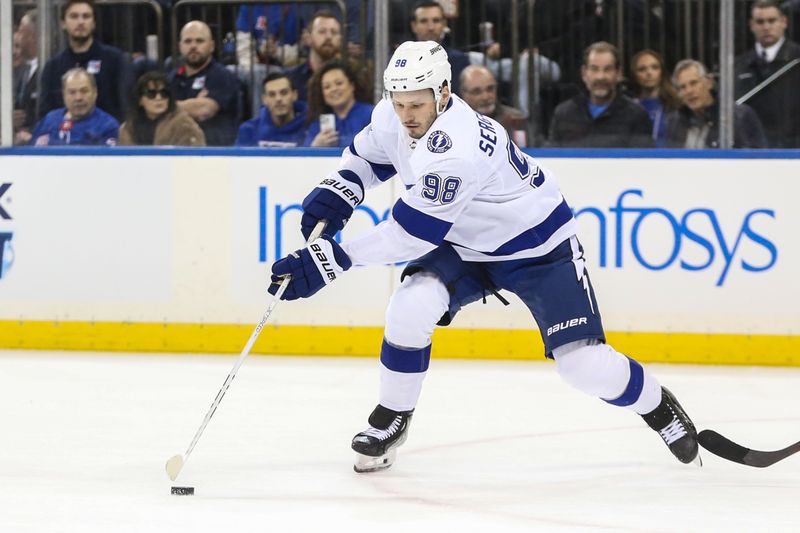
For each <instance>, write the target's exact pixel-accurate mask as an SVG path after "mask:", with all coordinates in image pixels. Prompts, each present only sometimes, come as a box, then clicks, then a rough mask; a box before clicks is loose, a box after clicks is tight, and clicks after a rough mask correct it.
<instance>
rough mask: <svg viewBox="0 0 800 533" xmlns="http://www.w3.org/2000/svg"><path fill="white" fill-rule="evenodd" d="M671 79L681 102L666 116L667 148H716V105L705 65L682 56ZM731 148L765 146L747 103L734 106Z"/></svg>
mask: <svg viewBox="0 0 800 533" xmlns="http://www.w3.org/2000/svg"><path fill="white" fill-rule="evenodd" d="M672 82H673V83H674V84H675V86H676V87H677V88H678V96H680V97H681V100H682V101H683V105H682V106H681V107H680V108H679V109H678V110H677V111H673V112H672V113H670V115H669V116H668V117H667V146H668V147H669V148H719V122H718V118H719V105H718V104H717V100H716V98H715V95H714V82H713V80H712V79H711V77H710V76H709V75H708V72H707V71H706V67H705V65H703V64H702V63H700V62H699V61H695V60H694V59H684V60H683V61H680V62H679V63H678V64H677V65H676V66H675V72H674V73H673V75H672ZM733 123H734V136H733V137H734V139H733V147H734V148H766V147H767V140H766V137H765V136H764V129H763V128H762V126H761V121H760V120H759V119H758V115H756V113H755V111H753V110H752V109H751V108H750V107H748V106H746V105H737V106H735V107H734V110H733Z"/></svg>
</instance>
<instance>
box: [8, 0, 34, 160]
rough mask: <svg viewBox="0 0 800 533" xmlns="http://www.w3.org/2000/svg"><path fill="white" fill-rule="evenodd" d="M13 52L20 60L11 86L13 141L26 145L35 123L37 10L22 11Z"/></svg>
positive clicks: (14, 39)
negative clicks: (12, 93) (12, 90)
mask: <svg viewBox="0 0 800 533" xmlns="http://www.w3.org/2000/svg"><path fill="white" fill-rule="evenodd" d="M13 42H14V51H15V55H18V61H19V63H18V64H17V65H16V66H15V68H14V72H13V75H12V78H13V82H12V83H13V89H14V144H16V145H21V144H28V141H30V138H31V130H32V129H33V126H34V125H35V124H36V100H37V90H36V86H37V84H38V80H39V72H38V70H39V69H38V67H39V58H38V53H39V52H38V50H39V47H38V43H37V41H36V10H35V9H32V10H30V11H28V12H27V13H25V14H24V15H23V16H22V18H21V19H20V21H19V27H18V28H17V31H16V32H15V33H14V38H13Z"/></svg>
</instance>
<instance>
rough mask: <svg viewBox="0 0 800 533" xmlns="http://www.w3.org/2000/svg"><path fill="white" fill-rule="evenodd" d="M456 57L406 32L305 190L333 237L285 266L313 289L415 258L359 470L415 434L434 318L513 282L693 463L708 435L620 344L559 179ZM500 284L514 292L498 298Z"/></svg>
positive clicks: (389, 322) (302, 293)
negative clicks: (354, 231)
mask: <svg viewBox="0 0 800 533" xmlns="http://www.w3.org/2000/svg"><path fill="white" fill-rule="evenodd" d="M450 75H451V73H450V64H449V63H448V61H447V55H446V53H445V51H444V49H443V48H442V47H441V46H440V45H439V44H437V43H435V42H432V41H425V42H410V41H409V42H406V43H403V44H402V45H401V46H400V47H399V48H397V50H396V51H395V53H394V55H393V56H392V58H391V60H390V62H389V65H388V67H387V68H386V71H385V73H384V84H385V90H386V93H385V94H386V96H385V98H384V100H383V101H381V102H380V103H379V104H378V105H377V106H376V108H375V110H374V112H373V114H372V122H371V124H370V125H368V126H367V127H366V128H364V130H362V131H361V132H360V133H359V134H358V135H356V137H355V140H354V141H353V143H352V144H351V145H350V146H349V147H348V148H346V149H345V150H344V152H343V154H342V159H341V164H340V168H339V170H338V171H336V172H332V173H331V174H329V175H328V176H327V177H326V178H325V179H324V180H323V181H322V183H321V184H320V185H319V186H318V187H316V188H315V189H314V190H313V191H312V192H311V193H310V194H309V195H308V196H307V197H306V198H305V200H304V202H303V209H304V214H303V217H302V222H301V225H302V228H301V229H302V232H303V234H304V235H305V236H306V237H308V235H309V234H310V233H311V230H312V228H313V227H314V226H315V224H316V223H317V222H318V221H320V220H326V221H327V223H328V224H327V227H326V230H325V232H324V234H323V236H322V237H321V238H319V239H316V240H314V241H312V242H310V243H308V245H307V246H306V247H305V248H303V249H300V250H298V251H296V252H295V253H293V254H291V255H289V256H287V257H285V258H283V259H281V260H279V261H277V262H276V263H275V264H274V265H273V266H272V273H273V276H272V281H273V284H272V285H271V286H270V289H269V290H270V292H271V293H272V294H275V293H276V292H277V288H278V284H279V283H280V282H281V280H282V279H283V277H284V276H287V275H288V276H291V279H290V281H289V283H288V286H287V289H286V292H285V293H284V295H283V299H285V300H293V299H297V298H307V297H310V296H311V295H313V294H315V293H316V292H317V291H318V290H320V289H321V288H322V287H324V286H325V285H327V284H329V283H331V282H332V281H334V280H336V279H337V278H338V277H339V276H340V275H341V274H342V273H343V272H344V271H346V270H348V269H349V268H350V267H351V266H352V265H368V264H388V263H395V262H399V261H404V260H410V262H409V263H408V265H407V266H406V268H405V270H404V271H403V274H402V279H401V283H400V286H399V287H398V288H397V290H396V291H395V293H394V294H393V296H392V298H391V301H390V303H389V307H388V309H387V312H386V326H385V331H384V339H383V345H382V347H381V355H380V363H381V364H380V393H379V403H378V406H377V407H376V408H375V409H374V410H373V411H372V414H370V416H369V427H368V428H367V429H366V430H365V431H362V432H361V433H358V434H357V435H356V436H355V437H354V438H353V441H352V448H353V450H355V451H356V453H357V460H356V464H355V467H354V468H355V470H356V471H357V472H373V471H376V470H382V469H385V468H388V467H389V466H391V464H392V462H393V461H394V459H395V456H396V449H397V447H398V446H400V445H401V444H402V443H403V442H404V441H405V440H406V438H407V436H408V429H409V423H410V422H411V417H412V414H413V413H414V408H415V407H416V404H417V399H418V397H419V394H420V391H421V388H422V381H423V379H424V377H425V373H426V371H427V369H428V362H429V359H430V353H431V335H432V334H433V330H434V327H435V326H436V325H437V324H438V325H447V324H449V323H450V321H451V320H452V319H453V317H454V315H455V314H456V313H457V312H458V311H459V309H461V307H463V306H465V305H467V304H469V303H472V302H475V301H477V300H479V299H481V298H483V297H484V296H485V295H486V294H487V293H488V294H492V293H494V294H497V293H498V291H499V290H500V289H504V290H508V291H511V292H513V293H515V294H516V295H517V296H519V297H520V299H521V300H522V301H523V302H524V303H525V305H526V306H527V307H528V308H529V309H530V311H531V313H532V314H533V316H534V318H535V320H536V322H537V324H538V326H539V330H540V332H541V335H542V338H543V340H544V345H545V352H546V356H547V357H550V358H553V359H555V362H556V368H557V370H558V373H559V374H560V375H561V377H562V378H563V379H564V380H565V381H566V382H567V383H569V384H570V385H572V386H574V387H576V388H578V389H579V390H582V391H583V392H585V393H588V394H590V395H592V396H595V397H598V398H600V399H602V400H604V401H606V402H608V403H610V404H612V405H617V406H621V407H626V408H627V409H630V410H631V411H633V412H635V413H637V414H639V415H641V416H642V417H643V418H644V420H645V422H646V423H647V424H648V425H649V426H650V427H651V428H653V429H654V430H655V431H657V432H658V433H659V434H660V436H661V438H662V439H663V440H664V442H665V443H666V444H667V446H668V447H669V449H670V451H672V453H673V454H674V455H675V456H676V457H677V458H678V459H679V460H680V461H681V462H684V463H690V462H693V461H695V459H699V458H698V445H697V433H696V430H695V428H694V425H693V424H692V421H691V420H690V419H689V417H688V416H687V415H686V413H685V412H684V411H683V409H682V408H681V406H680V404H679V403H678V402H677V400H676V399H675V397H674V396H673V395H672V394H671V393H670V392H669V391H668V390H667V389H666V388H663V387H662V386H661V385H660V384H659V382H658V380H657V379H656V378H655V377H654V376H653V375H652V374H650V373H649V372H648V371H647V369H646V368H644V367H642V365H640V364H639V363H637V362H636V361H635V360H633V359H631V358H629V357H626V356H625V355H623V354H621V353H619V352H617V351H616V350H614V348H612V347H611V346H610V345H608V344H606V343H605V333H604V331H603V326H602V323H601V320H600V313H599V310H598V307H597V302H596V300H595V296H594V291H593V289H592V285H591V283H590V281H589V276H588V273H587V271H586V267H585V263H584V259H583V250H582V248H581V245H580V244H579V242H578V239H577V237H576V236H575V231H576V223H575V220H574V218H573V215H572V211H571V209H570V207H569V206H568V205H567V203H566V201H565V200H564V198H563V196H562V195H561V192H560V191H559V188H558V185H557V183H556V180H555V177H554V175H553V174H552V172H550V171H549V170H547V169H546V168H544V167H542V166H541V165H540V164H539V163H538V162H537V161H536V160H535V159H533V158H531V157H528V156H527V155H526V154H524V153H523V152H521V151H520V150H519V149H518V148H517V147H516V146H515V145H514V143H513V142H511V141H510V140H509V138H508V135H507V134H506V131H505V129H504V128H503V127H502V126H501V125H500V124H498V123H497V122H495V121H494V120H492V119H490V118H487V117H485V116H483V115H481V114H479V113H476V112H475V111H473V110H472V109H470V108H469V106H468V105H467V104H466V103H465V102H464V101H463V100H461V99H460V98H458V97H457V96H456V95H453V94H451V93H450V89H449V87H450ZM394 175H397V176H398V177H399V179H401V180H402V181H403V184H404V185H405V187H406V192H405V194H404V195H403V196H402V198H400V199H399V200H398V201H397V202H396V203H395V204H394V206H393V208H392V214H391V217H389V219H388V220H387V221H385V222H383V223H381V224H379V225H378V226H376V227H375V228H374V229H373V230H371V231H369V232H368V233H366V234H364V235H363V236H361V237H358V238H355V239H352V240H349V241H347V242H345V243H343V244H341V245H339V244H337V243H336V241H334V240H333V238H332V237H333V235H335V234H336V232H338V231H339V230H340V229H342V227H343V226H344V224H345V223H346V222H347V220H348V219H349V218H350V216H351V215H352V213H353V208H354V207H355V206H357V205H358V204H360V203H361V202H362V201H363V199H364V191H365V189H368V188H370V187H374V186H377V185H380V184H381V183H382V182H384V181H386V180H388V179H389V178H391V177H392V176H394ZM498 296H499V295H498Z"/></svg>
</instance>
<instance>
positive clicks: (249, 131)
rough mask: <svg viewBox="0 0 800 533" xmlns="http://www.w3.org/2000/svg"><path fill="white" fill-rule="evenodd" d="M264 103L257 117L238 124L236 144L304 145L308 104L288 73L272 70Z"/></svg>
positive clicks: (285, 146) (267, 82)
mask: <svg viewBox="0 0 800 533" xmlns="http://www.w3.org/2000/svg"><path fill="white" fill-rule="evenodd" d="M261 102H262V103H263V104H264V105H263V107H262V108H261V109H260V110H259V112H258V116H257V117H255V118H253V119H250V120H248V121H247V122H245V123H244V124H242V125H241V126H239V137H238V138H237V139H236V146H263V147H273V148H274V147H280V148H289V147H293V146H302V145H303V141H304V139H305V136H306V125H305V122H306V104H305V102H303V101H301V100H298V99H297V89H295V88H294V87H293V86H292V80H290V79H289V77H288V76H286V74H280V73H273V74H270V75H269V76H267V78H266V79H265V80H264V95H263V96H262V97H261Z"/></svg>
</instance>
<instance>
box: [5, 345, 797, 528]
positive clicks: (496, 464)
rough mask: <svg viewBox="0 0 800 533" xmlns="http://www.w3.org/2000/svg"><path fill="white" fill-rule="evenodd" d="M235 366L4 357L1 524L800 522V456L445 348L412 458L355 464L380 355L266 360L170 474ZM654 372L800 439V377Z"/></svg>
mask: <svg viewBox="0 0 800 533" xmlns="http://www.w3.org/2000/svg"><path fill="white" fill-rule="evenodd" d="M235 361H236V356H235V355H233V356H205V355H152V354H151V355H120V354H101V353H98V354H85V353H75V352H35V351H25V352H23V351H0V399H1V400H2V401H1V402H0V408H2V432H0V532H3V533H6V532H8V533H26V532H80V533H95V532H98V533H99V532H102V533H111V532H150V533H159V532H197V533H200V532H213V533H221V532H250V531H253V532H255V531H259V532H264V531H269V532H273V531H274V532H293V531H304V532H305V531H308V532H317V531H352V532H364V533H370V532H373V531H374V532H375V533H378V532H380V533H385V532H404V533H408V532H411V533H422V532H427V531H447V532H450V533H455V532H458V533H461V532H478V531H480V532H517V531H526V532H529V531H602V530H619V531H637V532H639V531H642V532H649V531H653V532H656V531H658V532H662V531H663V532H674V531H770V532H777V531H798V530H800V507H799V506H798V503H800V456H798V457H792V458H790V459H787V460H786V461H784V462H782V463H779V464H777V465H775V466H772V467H770V468H767V469H763V470H761V469H754V468H748V467H744V466H740V465H737V464H733V463H727V462H725V461H724V460H722V459H719V458H717V457H715V456H712V455H710V454H708V453H704V456H703V457H704V460H705V466H704V467H703V468H702V469H700V468H697V467H694V466H684V465H681V464H680V463H678V462H677V461H676V460H675V459H674V458H673V457H672V456H671V455H670V454H669V452H668V451H667V449H666V447H665V446H664V445H663V444H662V443H661V441H660V439H659V437H658V436H657V435H656V434H655V433H654V432H652V431H651V430H650V429H648V428H647V427H646V426H645V425H644V423H643V422H642V421H641V419H640V418H639V417H637V416H635V415H634V414H633V413H631V412H629V411H626V410H624V409H620V408H615V407H611V406H609V405H606V404H604V403H603V402H600V401H598V400H595V399H592V398H589V397H586V396H584V395H582V394H581V393H579V392H576V391H574V390H572V389H570V388H569V387H568V386H567V385H565V384H564V383H562V382H561V381H560V379H559V377H558V375H557V373H556V371H555V368H554V365H553V364H552V363H548V362H476V361H442V360H436V359H434V360H433V362H432V364H431V368H430V371H429V373H428V374H429V375H428V378H427V380H426V384H425V387H424V390H423V393H422V398H421V400H420V403H419V405H418V408H417V411H416V414H415V416H414V421H413V423H412V426H411V433H410V437H409V440H408V442H407V443H406V444H405V445H404V446H403V447H402V448H401V449H400V453H399V456H398V461H397V463H396V464H395V465H394V466H393V467H392V468H391V469H390V470H388V471H385V472H381V473H378V474H368V475H358V474H356V473H354V472H353V470H352V461H353V459H354V455H353V453H352V452H351V451H350V448H349V442H350V439H351V437H352V436H353V435H354V434H355V433H356V432H358V431H360V430H362V429H364V427H366V426H365V423H366V418H367V415H368V414H369V413H370V411H371V410H372V408H373V407H374V404H375V401H376V400H375V399H376V396H377V378H378V373H377V367H376V364H377V363H376V361H374V360H370V359H363V358H353V359H350V358H326V357H293V358H288V357H286V358H284V357H258V356H255V357H251V358H249V359H248V360H247V361H246V362H245V364H244V366H243V367H242V368H241V370H240V371H239V374H238V376H237V378H236V379H235V380H234V382H233V384H232V385H231V388H230V390H229V391H228V393H227V395H226V397H225V399H224V400H223V401H222V404H221V405H220V407H219V409H218V410H217V413H216V414H215V416H214V418H213V419H212V421H211V423H210V424H209V426H208V427H207V428H206V431H205V433H204V435H203V436H202V438H201V439H200V442H199V443H198V445H197V447H196V448H195V450H194V452H193V453H192V455H191V457H190V458H189V460H188V462H187V463H186V466H185V467H184V469H183V471H182V472H181V474H180V476H179V477H178V479H177V481H176V482H174V483H172V482H170V480H169V479H168V477H167V475H166V472H165V470H164V464H165V462H166V460H167V459H168V458H169V457H171V456H172V455H174V454H176V453H184V452H185V450H186V447H187V446H188V444H189V442H190V441H191V439H192V436H193V435H194V432H195V431H196V430H197V428H198V426H199V425H200V423H201V422H202V419H203V416H204V415H205V413H206V411H207V409H208V407H209V406H210V405H211V402H212V400H213V399H214V396H215V395H216V393H217V391H218V390H219V387H220V386H221V385H222V382H223V380H224V379H225V377H226V375H227V373H228V372H229V371H230V369H231V367H232V366H233V364H234V362H235ZM650 368H651V370H652V371H653V372H654V373H655V374H656V376H657V377H658V378H659V379H660V380H661V382H662V383H663V384H665V385H667V386H669V387H670V388H671V389H672V391H673V392H674V393H675V394H676V395H677V396H678V398H679V399H680V400H681V403H682V404H683V406H684V407H685V408H686V409H687V411H688V412H689V414H690V415H691V416H692V417H693V419H694V421H695V423H696V424H697V425H698V427H699V428H701V429H702V428H706V427H708V428H714V429H717V430H719V431H720V432H721V433H723V434H725V435H727V436H729V437H730V438H732V439H734V440H737V441H739V442H741V443H743V444H744V445H746V446H750V447H754V448H763V449H775V448H781V447H784V446H786V445H788V444H790V443H792V442H795V441H797V440H800V401H798V396H799V393H798V392H797V390H798V384H800V369H788V368H747V367H740V368H731V367H697V366H665V365H650ZM701 453H702V452H701ZM799 455H800V454H799ZM171 485H181V486H186V485H189V486H194V487H195V495H194V496H172V495H170V486H171Z"/></svg>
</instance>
